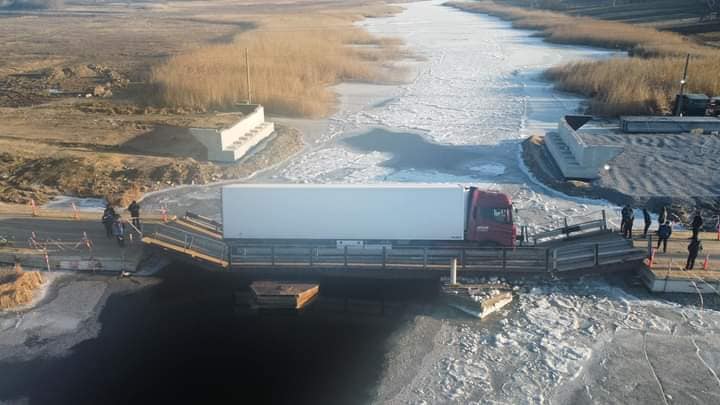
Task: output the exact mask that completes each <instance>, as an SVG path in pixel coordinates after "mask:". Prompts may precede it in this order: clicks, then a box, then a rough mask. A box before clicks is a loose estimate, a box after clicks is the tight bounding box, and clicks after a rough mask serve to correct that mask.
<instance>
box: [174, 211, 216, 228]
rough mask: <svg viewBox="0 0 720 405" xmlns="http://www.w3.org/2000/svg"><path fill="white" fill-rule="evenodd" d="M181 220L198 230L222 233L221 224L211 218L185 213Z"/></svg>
mask: <svg viewBox="0 0 720 405" xmlns="http://www.w3.org/2000/svg"><path fill="white" fill-rule="evenodd" d="M183 219H184V220H185V221H187V222H190V223H192V224H193V225H195V226H199V227H200V228H204V229H207V230H208V231H212V232H216V233H222V224H221V223H220V222H218V221H215V220H213V219H211V218H208V217H204V216H202V215H198V214H194V213H192V212H190V211H186V212H185V217H184V218H183Z"/></svg>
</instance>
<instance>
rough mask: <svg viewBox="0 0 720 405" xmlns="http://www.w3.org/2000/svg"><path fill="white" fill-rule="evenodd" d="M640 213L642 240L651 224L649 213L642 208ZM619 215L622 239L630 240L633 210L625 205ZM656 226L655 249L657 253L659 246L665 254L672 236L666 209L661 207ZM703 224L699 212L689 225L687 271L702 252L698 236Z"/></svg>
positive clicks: (633, 218) (693, 265)
mask: <svg viewBox="0 0 720 405" xmlns="http://www.w3.org/2000/svg"><path fill="white" fill-rule="evenodd" d="M642 212H643V220H644V222H645V227H644V228H643V229H644V231H643V238H647V233H648V230H649V229H650V225H651V224H652V218H651V217H650V212H649V211H648V210H647V208H643V210H642ZM621 215H622V222H621V225H620V229H621V232H622V234H623V237H625V238H628V239H632V229H633V222H634V221H635V213H634V210H633V209H632V207H630V206H629V205H625V206H624V207H623V209H622V211H621ZM658 224H659V226H658V230H657V236H658V243H657V247H656V249H657V250H658V251H659V250H660V246H662V248H663V253H667V242H668V239H670V236H671V235H672V224H671V223H670V218H669V213H668V209H667V207H663V208H662V210H661V211H660V214H659V215H658ZM704 224H705V223H704V221H703V217H702V213H701V212H700V211H697V212H695V215H694V216H693V219H692V222H691V223H690V227H691V229H692V236H691V237H690V243H689V244H688V248H687V249H688V258H687V263H686V265H685V269H687V270H692V269H693V267H695V260H696V259H697V257H698V254H700V251H702V250H703V247H702V241H701V240H700V238H699V236H700V230H701V229H702V227H703V225H704Z"/></svg>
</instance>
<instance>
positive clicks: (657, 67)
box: [546, 55, 720, 116]
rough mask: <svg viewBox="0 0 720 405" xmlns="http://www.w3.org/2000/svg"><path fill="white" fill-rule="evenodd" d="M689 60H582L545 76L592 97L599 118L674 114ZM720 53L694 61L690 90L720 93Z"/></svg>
mask: <svg viewBox="0 0 720 405" xmlns="http://www.w3.org/2000/svg"><path fill="white" fill-rule="evenodd" d="M684 64H685V59H684V58H678V57H655V58H647V59H646V58H627V59H622V58H615V59H610V60H604V61H596V62H578V63H571V64H567V65H563V66H558V67H554V68H551V69H549V70H548V71H547V72H546V74H547V76H548V77H549V78H551V79H553V80H554V81H555V82H556V83H557V86H558V87H559V88H561V89H563V90H566V91H572V92H575V93H581V94H583V95H586V96H588V97H591V101H590V111H591V112H592V113H594V114H599V115H606V116H617V115H623V114H662V113H670V112H671V110H672V105H671V103H672V100H673V99H674V97H675V94H677V92H678V90H679V87H680V80H679V78H680V76H681V75H682V71H683V67H684ZM718 66H720V55H718V56H716V57H698V58H694V59H692V61H691V63H690V69H689V74H688V76H689V78H690V80H689V86H688V88H689V91H690V92H694V93H704V94H720V75H718V72H717V67H718Z"/></svg>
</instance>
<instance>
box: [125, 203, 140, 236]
mask: <svg viewBox="0 0 720 405" xmlns="http://www.w3.org/2000/svg"><path fill="white" fill-rule="evenodd" d="M128 211H130V216H131V217H132V224H133V226H134V227H135V228H137V231H138V232H141V231H142V230H141V229H140V204H138V203H137V201H135V200H133V202H131V203H130V205H129V206H128Z"/></svg>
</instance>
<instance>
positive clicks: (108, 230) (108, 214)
mask: <svg viewBox="0 0 720 405" xmlns="http://www.w3.org/2000/svg"><path fill="white" fill-rule="evenodd" d="M101 221H102V224H103V226H105V236H107V238H108V239H111V238H112V237H113V230H112V227H113V222H115V210H114V209H113V207H112V206H110V204H108V205H107V206H106V207H105V211H103V215H102V219H101Z"/></svg>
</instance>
